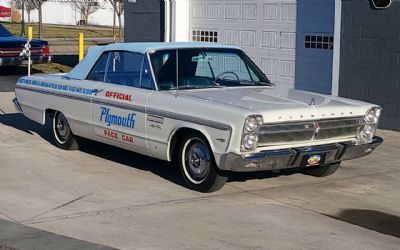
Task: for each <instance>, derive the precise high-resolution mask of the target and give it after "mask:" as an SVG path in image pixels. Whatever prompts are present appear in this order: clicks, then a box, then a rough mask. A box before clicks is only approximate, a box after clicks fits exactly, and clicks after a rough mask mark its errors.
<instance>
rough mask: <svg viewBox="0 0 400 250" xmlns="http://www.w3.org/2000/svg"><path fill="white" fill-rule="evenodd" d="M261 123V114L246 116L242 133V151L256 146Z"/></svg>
mask: <svg viewBox="0 0 400 250" xmlns="http://www.w3.org/2000/svg"><path fill="white" fill-rule="evenodd" d="M262 123H263V120H262V116H259V115H251V116H248V117H247V118H246V121H245V122H244V126H243V133H242V146H241V150H242V151H251V150H254V149H256V148H257V143H258V132H259V130H260V126H261V124H262Z"/></svg>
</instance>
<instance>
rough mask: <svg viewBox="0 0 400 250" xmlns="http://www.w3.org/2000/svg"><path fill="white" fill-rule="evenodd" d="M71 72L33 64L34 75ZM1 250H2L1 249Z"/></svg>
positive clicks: (62, 68) (57, 65) (52, 66)
mask: <svg viewBox="0 0 400 250" xmlns="http://www.w3.org/2000/svg"><path fill="white" fill-rule="evenodd" d="M70 70H71V68H70V67H68V66H66V65H62V64H59V63H43V64H33V65H32V73H33V74H35V73H40V74H54V73H68V72H69V71H70ZM0 250H2V249H1V248H0Z"/></svg>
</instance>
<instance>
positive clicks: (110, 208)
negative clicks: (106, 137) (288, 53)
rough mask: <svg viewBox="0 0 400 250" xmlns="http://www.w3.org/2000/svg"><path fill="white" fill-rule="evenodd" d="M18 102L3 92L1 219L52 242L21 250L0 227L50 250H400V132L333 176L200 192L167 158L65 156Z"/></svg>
mask: <svg viewBox="0 0 400 250" xmlns="http://www.w3.org/2000/svg"><path fill="white" fill-rule="evenodd" d="M12 98H13V93H0V220H3V221H10V222H12V223H14V224H15V225H18V226H20V227H21V228H25V227H29V228H30V229H32V230H38V231H39V232H43V233H42V234H41V235H44V236H43V238H42V240H41V241H34V237H32V241H31V243H32V244H31V245H29V244H28V243H29V237H25V238H24V239H25V240H24V241H23V242H24V244H22V243H18V241H16V240H15V239H16V238H18V236H19V234H22V235H23V233H21V232H20V231H24V230H23V229H21V230H17V229H15V230H14V231H13V233H8V234H5V233H3V232H4V229H1V227H3V225H4V223H3V224H2V223H0V240H1V239H2V240H3V241H5V242H6V243H7V242H10V246H11V247H15V248H20V249H52V248H51V247H49V245H46V244H45V243H44V242H46V237H54V235H59V236H65V237H68V238H66V239H64V240H66V241H67V240H68V239H70V240H71V241H74V240H82V241H84V242H85V244H86V243H87V244H89V242H90V244H93V245H91V246H92V248H98V247H99V246H101V247H105V246H108V247H114V248H121V249H244V248H254V249H340V250H343V249H363V250H365V249H399V246H400V238H399V237H400V182H399V179H400V169H399V167H400V159H399V156H400V147H399V146H398V144H399V142H400V133H398V132H391V131H383V130H380V131H379V132H378V134H379V135H380V136H382V137H383V138H384V139H385V142H384V144H383V145H382V146H380V147H379V148H378V149H377V150H376V151H375V152H374V153H373V154H372V155H370V156H367V157H365V158H362V159H358V160H353V161H348V162H344V163H343V164H342V167H341V168H340V169H339V170H338V172H337V173H336V174H334V175H333V176H330V177H326V178H314V177H310V176H305V175H301V174H298V173H295V172H287V173H285V174H282V175H279V174H276V173H252V174H235V175H232V176H231V179H230V181H229V182H228V183H227V185H226V186H225V187H224V188H223V189H222V190H220V191H218V192H216V193H212V194H200V193H196V192H193V191H191V190H188V189H186V188H185V187H183V182H182V180H181V177H180V175H179V173H178V172H179V171H178V169H177V168H176V167H174V166H172V165H171V164H169V163H166V162H163V161H159V160H155V159H151V158H148V157H144V156H140V155H137V154H135V153H132V152H128V151H124V150H120V149H117V148H114V147H110V146H106V145H101V144H99V143H95V142H89V143H87V145H86V146H85V147H83V148H82V149H81V150H79V151H62V150H60V149H58V148H56V147H55V146H53V144H52V140H51V136H50V132H49V128H48V126H47V127H46V126H44V127H42V126H39V125H37V124H35V123H33V122H31V121H29V120H28V119H26V118H24V117H23V116H22V115H20V114H17V113H16V112H15V110H14V108H13V107H12V104H11V99H12ZM6 231H7V230H6ZM46 233H47V234H48V236H46ZM49 241H51V239H50V238H49ZM0 242H1V241H0ZM98 244H100V245H98ZM71 245H73V244H71ZM71 245H70V246H71ZM53 246H54V245H53ZM58 249H73V248H70V247H68V244H60V246H59V248H58Z"/></svg>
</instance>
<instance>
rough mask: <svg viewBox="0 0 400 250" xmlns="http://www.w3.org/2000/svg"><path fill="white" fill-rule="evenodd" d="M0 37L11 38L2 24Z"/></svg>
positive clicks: (0, 25)
mask: <svg viewBox="0 0 400 250" xmlns="http://www.w3.org/2000/svg"><path fill="white" fill-rule="evenodd" d="M0 36H12V34H11V33H10V31H8V30H7V29H6V28H5V27H4V26H3V25H2V24H0Z"/></svg>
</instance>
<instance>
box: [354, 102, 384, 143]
mask: <svg viewBox="0 0 400 250" xmlns="http://www.w3.org/2000/svg"><path fill="white" fill-rule="evenodd" d="M381 111H382V109H381V107H373V108H371V109H369V110H368V112H367V113H366V114H365V116H364V122H365V126H364V127H363V128H362V129H361V130H360V131H359V133H358V136H359V139H360V141H361V143H370V142H372V140H373V139H374V136H375V133H376V128H377V126H378V122H379V117H380V115H381Z"/></svg>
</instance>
